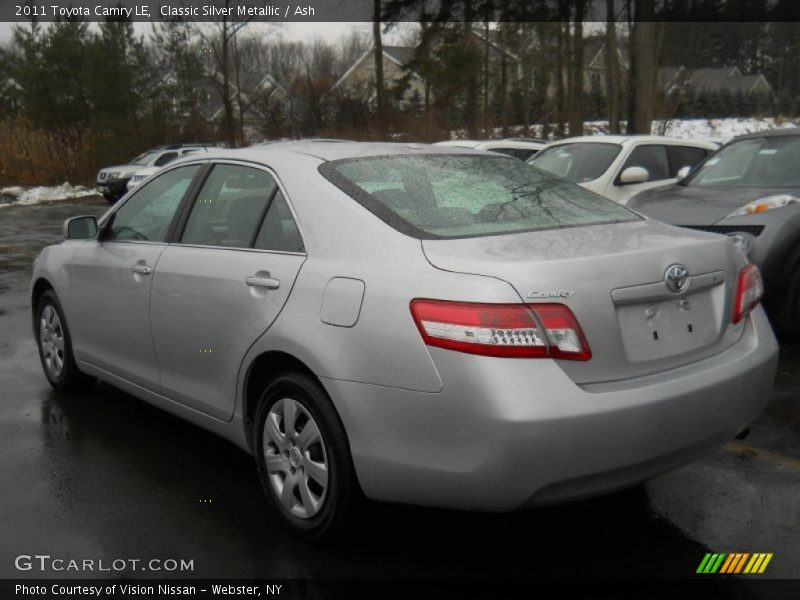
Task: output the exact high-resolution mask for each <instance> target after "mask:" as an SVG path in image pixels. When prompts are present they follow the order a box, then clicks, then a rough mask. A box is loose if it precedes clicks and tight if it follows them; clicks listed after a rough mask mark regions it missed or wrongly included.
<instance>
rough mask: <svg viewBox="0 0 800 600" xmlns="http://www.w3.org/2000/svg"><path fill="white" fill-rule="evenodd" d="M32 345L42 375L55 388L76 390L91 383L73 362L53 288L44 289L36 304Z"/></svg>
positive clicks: (84, 387) (73, 357)
mask: <svg viewBox="0 0 800 600" xmlns="http://www.w3.org/2000/svg"><path fill="white" fill-rule="evenodd" d="M36 344H37V345H38V347H39V360H40V361H41V363H42V369H43V370H44V375H45V377H47V381H48V382H49V383H50V385H51V386H53V389H55V390H56V391H58V392H65V393H69V392H76V391H79V390H83V389H86V388H87V387H88V386H90V385H92V384H93V383H94V382H95V379H94V378H93V377H89V376H88V375H85V374H84V373H81V372H80V371H79V370H78V366H77V365H76V364H75V356H74V355H73V353H72V338H71V337H70V334H69V327H67V320H66V319H65V318H64V311H63V309H62V308H61V303H59V301H58V298H57V297H56V294H55V292H54V291H53V290H47V291H45V292H44V293H43V294H42V297H41V298H40V299H39V303H38V304H37V305H36Z"/></svg>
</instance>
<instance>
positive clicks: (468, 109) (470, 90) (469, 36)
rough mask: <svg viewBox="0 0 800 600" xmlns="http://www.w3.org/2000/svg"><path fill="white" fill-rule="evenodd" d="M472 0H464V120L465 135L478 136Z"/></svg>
mask: <svg viewBox="0 0 800 600" xmlns="http://www.w3.org/2000/svg"><path fill="white" fill-rule="evenodd" d="M474 15H475V13H474V10H473V0H464V44H465V49H466V51H467V56H468V66H467V71H468V72H467V101H466V106H465V113H466V114H465V115H464V116H465V120H466V125H467V136H468V137H470V138H476V137H478V126H477V122H476V121H477V119H476V116H477V111H478V82H477V69H476V68H475V67H476V66H477V65H475V62H476V61H475V57H476V49H475V35H474V34H473V32H472V21H473V18H474Z"/></svg>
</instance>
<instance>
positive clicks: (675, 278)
mask: <svg viewBox="0 0 800 600" xmlns="http://www.w3.org/2000/svg"><path fill="white" fill-rule="evenodd" d="M690 281H691V279H690V278H689V270H688V269H687V268H686V267H684V266H683V265H670V266H669V267H667V270H666V272H665V273H664V283H666V284H667V287H668V288H669V289H670V290H671V291H673V292H675V293H676V294H680V293H681V292H683V291H685V290H686V288H688V287H689V282H690Z"/></svg>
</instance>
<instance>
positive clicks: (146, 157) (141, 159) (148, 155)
mask: <svg viewBox="0 0 800 600" xmlns="http://www.w3.org/2000/svg"><path fill="white" fill-rule="evenodd" d="M159 154H161V152H145V153H144V154H140V155H139V156H137V157H136V158H134V159H133V160H132V161H131V162H129V163H128V164H130V165H149V164H150V163H151V162H153V161H154V160H155V159H156V157H157V156H158V155H159Z"/></svg>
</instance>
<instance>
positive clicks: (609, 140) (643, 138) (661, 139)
mask: <svg viewBox="0 0 800 600" xmlns="http://www.w3.org/2000/svg"><path fill="white" fill-rule="evenodd" d="M583 142H589V143H595V144H620V145H629V144H632V143H634V142H651V143H660V144H661V143H668V144H692V145H696V146H702V147H704V148H709V149H716V145H715V144H713V143H711V142H707V141H705V140H698V139H693V138H674V137H666V136H663V135H583V136H580V137H572V138H565V139H563V140H558V141H557V142H553V143H552V144H550V145H552V146H556V145H560V144H574V143H583Z"/></svg>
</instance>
